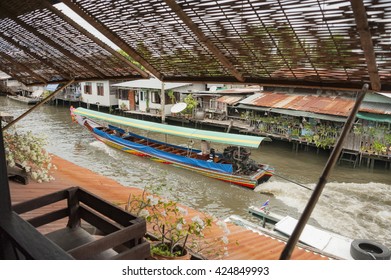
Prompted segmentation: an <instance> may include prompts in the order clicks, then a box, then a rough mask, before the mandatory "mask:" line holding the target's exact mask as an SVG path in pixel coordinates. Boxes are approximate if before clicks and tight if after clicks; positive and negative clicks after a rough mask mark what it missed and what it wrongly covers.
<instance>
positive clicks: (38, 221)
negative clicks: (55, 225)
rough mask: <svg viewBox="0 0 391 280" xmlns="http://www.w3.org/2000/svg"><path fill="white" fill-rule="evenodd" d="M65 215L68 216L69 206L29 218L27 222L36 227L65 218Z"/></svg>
mask: <svg viewBox="0 0 391 280" xmlns="http://www.w3.org/2000/svg"><path fill="white" fill-rule="evenodd" d="M65 217H68V208H63V209H59V210H56V211H52V212H49V213H46V214H43V215H40V216H37V217H34V218H31V219H28V220H27V222H29V223H30V224H32V225H33V226H34V227H36V228H37V227H40V226H43V225H46V224H49V223H52V222H54V221H57V220H60V219H63V218H65Z"/></svg>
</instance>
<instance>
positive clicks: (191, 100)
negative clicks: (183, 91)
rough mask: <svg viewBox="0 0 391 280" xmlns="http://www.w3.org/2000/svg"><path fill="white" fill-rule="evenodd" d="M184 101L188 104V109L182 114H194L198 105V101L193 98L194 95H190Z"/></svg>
mask: <svg viewBox="0 0 391 280" xmlns="http://www.w3.org/2000/svg"><path fill="white" fill-rule="evenodd" d="M183 101H184V102H185V103H186V104H187V107H186V109H185V110H183V111H182V113H183V114H192V113H193V110H194V109H195V108H196V107H197V105H198V102H197V100H196V99H195V98H194V97H193V95H191V94H188V95H187V96H186V97H185V99H184V100H183Z"/></svg>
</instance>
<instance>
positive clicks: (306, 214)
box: [280, 84, 369, 260]
mask: <svg viewBox="0 0 391 280" xmlns="http://www.w3.org/2000/svg"><path fill="white" fill-rule="evenodd" d="M368 87H369V86H368V84H365V85H364V86H363V88H362V91H361V92H360V93H359V94H358V96H357V99H356V102H355V104H354V107H353V108H352V111H351V112H350V115H349V117H348V119H347V120H346V123H345V125H344V127H343V129H342V132H341V135H340V136H339V138H338V140H337V142H336V144H335V147H334V149H333V151H332V152H331V154H330V157H329V159H328V161H327V163H326V165H325V167H324V169H323V172H322V174H321V176H320V177H319V180H318V183H317V184H316V187H315V189H314V191H313V193H312V195H311V197H310V199H309V201H308V203H307V205H306V207H305V209H304V211H303V213H302V215H301V217H300V219H299V221H298V222H297V225H296V227H295V229H294V230H293V232H292V235H291V236H290V238H289V239H288V242H287V244H286V246H285V248H284V250H283V251H282V253H281V256H280V260H287V259H290V257H291V255H292V252H293V249H294V248H295V246H296V243H297V242H298V241H299V238H300V235H301V233H302V232H303V230H304V227H305V225H306V224H307V222H308V220H309V218H310V216H311V214H312V211H313V210H314V208H315V206H316V203H317V202H318V200H319V197H320V195H321V194H322V191H323V189H324V187H325V185H326V183H327V179H328V176H329V174H330V173H331V171H332V169H333V168H334V166H335V163H336V162H337V160H338V157H339V155H340V153H341V151H342V147H343V143H344V141H345V138H346V135H347V134H348V133H349V131H350V129H351V128H352V126H353V123H354V120H355V118H356V114H357V112H358V109H359V107H360V104H361V102H362V101H363V99H364V96H365V94H366V92H367V90H368Z"/></svg>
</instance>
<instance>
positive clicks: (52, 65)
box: [0, 35, 71, 80]
mask: <svg viewBox="0 0 391 280" xmlns="http://www.w3.org/2000/svg"><path fill="white" fill-rule="evenodd" d="M0 38H1V39H3V40H4V41H6V42H8V43H9V44H11V45H15V46H17V47H18V48H19V49H21V50H22V51H24V52H25V53H26V54H28V55H29V56H31V57H33V58H35V59H36V60H38V61H40V62H41V63H43V64H45V65H47V66H49V67H50V68H52V69H53V70H55V71H57V72H58V73H59V74H60V75H61V76H62V77H63V78H64V79H67V80H69V79H71V76H70V75H69V74H68V73H65V72H64V71H63V70H62V69H61V68H59V67H57V66H56V65H54V64H53V63H51V62H50V61H48V60H44V59H42V57H40V56H39V55H37V54H35V53H33V52H31V51H30V49H29V48H27V47H25V46H23V45H21V44H20V43H19V42H17V41H12V40H11V39H9V38H7V37H4V36H1V35H0Z"/></svg>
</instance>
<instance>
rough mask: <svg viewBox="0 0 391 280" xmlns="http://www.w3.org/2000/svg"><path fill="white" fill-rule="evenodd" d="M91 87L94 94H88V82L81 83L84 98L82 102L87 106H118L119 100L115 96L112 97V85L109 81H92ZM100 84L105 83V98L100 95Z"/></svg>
mask: <svg viewBox="0 0 391 280" xmlns="http://www.w3.org/2000/svg"><path fill="white" fill-rule="evenodd" d="M90 83H91V87H92V94H86V93H85V91H84V89H85V85H86V82H81V83H80V85H81V96H82V102H84V103H87V104H95V105H98V104H99V106H106V107H110V106H116V105H118V99H117V98H116V96H115V95H110V83H109V81H92V82H90ZM98 83H103V89H104V92H103V96H100V95H98V89H97V85H98Z"/></svg>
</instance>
